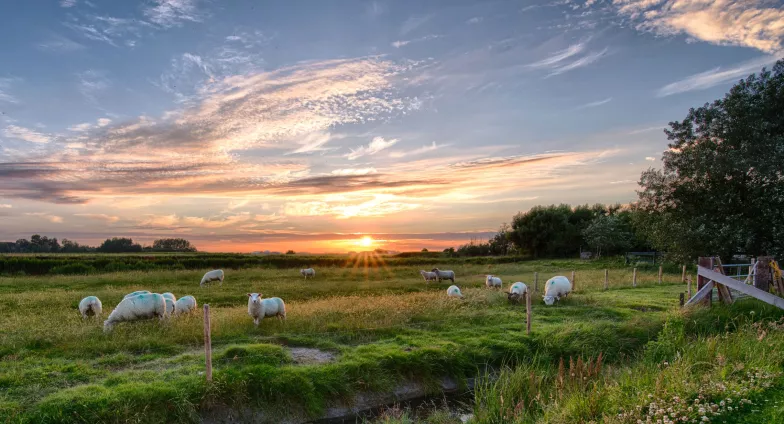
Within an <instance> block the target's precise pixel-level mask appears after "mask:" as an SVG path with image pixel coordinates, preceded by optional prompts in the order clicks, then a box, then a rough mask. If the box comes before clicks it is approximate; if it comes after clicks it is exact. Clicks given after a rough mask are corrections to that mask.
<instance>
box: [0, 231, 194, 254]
mask: <svg viewBox="0 0 784 424" xmlns="http://www.w3.org/2000/svg"><path fill="white" fill-rule="evenodd" d="M196 251H197V249H196V246H193V245H192V244H191V242H189V241H188V240H185V239H183V238H162V239H157V240H155V241H153V243H152V245H151V246H142V245H141V244H138V243H134V242H133V239H131V238H126V237H112V238H109V239H106V240H104V242H103V243H101V245H100V246H97V247H92V246H87V245H83V244H79V243H77V242H75V241H72V240H69V239H67V238H64V239H63V240H62V241H61V242H60V241H58V240H57V238H56V237H53V238H49V237H47V236H41V235H40V234H34V235H32V236H31V237H30V239H29V240H28V239H23V238H22V239H19V240H17V241H15V242H0V253H88V252H99V253H133V252H196Z"/></svg>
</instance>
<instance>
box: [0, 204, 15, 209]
mask: <svg viewBox="0 0 784 424" xmlns="http://www.w3.org/2000/svg"><path fill="white" fill-rule="evenodd" d="M12 207H13V206H11V205H9V204H8V203H0V209H10V208H12Z"/></svg>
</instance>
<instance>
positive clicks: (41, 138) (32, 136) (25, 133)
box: [3, 125, 51, 143]
mask: <svg viewBox="0 0 784 424" xmlns="http://www.w3.org/2000/svg"><path fill="white" fill-rule="evenodd" d="M3 134H4V135H5V136H6V137H10V138H16V139H18V140H24V141H29V142H30V143H48V142H49V141H50V140H51V137H50V136H48V135H46V134H43V133H40V132H38V131H35V130H31V129H29V128H24V127H19V126H16V125H9V126H7V127H5V130H4V131H3Z"/></svg>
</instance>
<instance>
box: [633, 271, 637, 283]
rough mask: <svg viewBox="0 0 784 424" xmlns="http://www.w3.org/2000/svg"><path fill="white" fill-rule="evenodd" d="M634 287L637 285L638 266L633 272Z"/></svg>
mask: <svg viewBox="0 0 784 424" xmlns="http://www.w3.org/2000/svg"><path fill="white" fill-rule="evenodd" d="M632 287H637V268H634V273H633V274H632Z"/></svg>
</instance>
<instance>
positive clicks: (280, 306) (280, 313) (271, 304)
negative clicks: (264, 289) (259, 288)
mask: <svg viewBox="0 0 784 424" xmlns="http://www.w3.org/2000/svg"><path fill="white" fill-rule="evenodd" d="M248 315H250V316H251V318H253V323H254V324H256V326H258V325H259V320H262V319H264V317H273V316H277V317H278V319H286V305H285V304H284V303H283V300H282V299H281V298H279V297H270V298H269V299H262V298H261V293H248Z"/></svg>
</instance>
